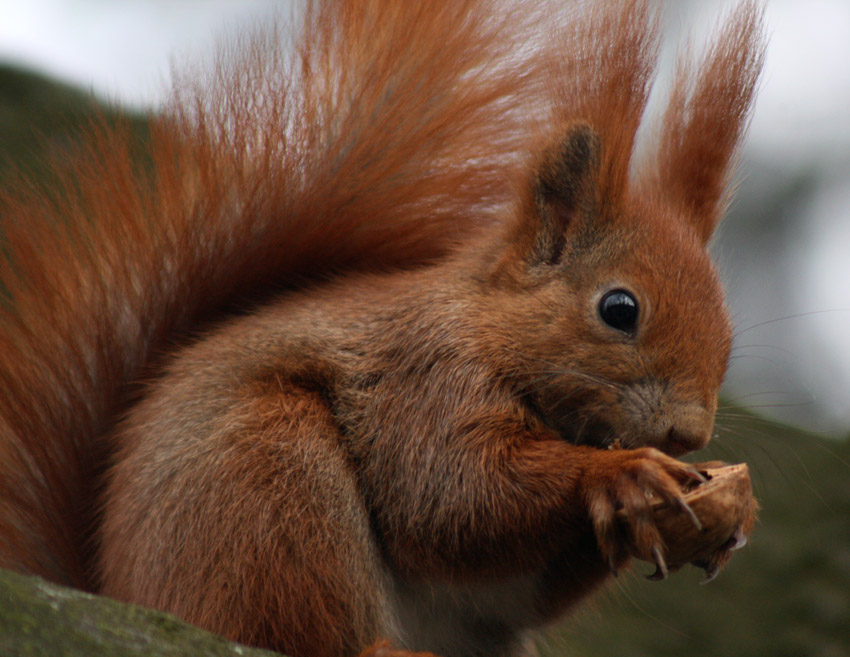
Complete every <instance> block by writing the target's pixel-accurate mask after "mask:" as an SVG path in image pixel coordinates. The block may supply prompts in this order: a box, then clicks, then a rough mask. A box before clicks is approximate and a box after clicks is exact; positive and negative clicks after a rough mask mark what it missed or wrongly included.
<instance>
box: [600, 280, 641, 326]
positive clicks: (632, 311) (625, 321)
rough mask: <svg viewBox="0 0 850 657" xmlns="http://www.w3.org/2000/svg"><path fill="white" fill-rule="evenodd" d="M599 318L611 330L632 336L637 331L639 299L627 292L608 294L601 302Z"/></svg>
mask: <svg viewBox="0 0 850 657" xmlns="http://www.w3.org/2000/svg"><path fill="white" fill-rule="evenodd" d="M599 316H600V317H601V318H602V321H603V322H605V323H606V324H607V325H608V326H610V327H611V328H614V329H617V330H618V331H622V332H623V333H629V334H632V333H634V332H635V331H636V330H637V323H638V302H637V299H635V297H634V295H633V294H632V293H631V292H626V291H625V290H611V291H610V292H606V293H605V295H604V296H603V297H602V299H601V300H600V301H599Z"/></svg>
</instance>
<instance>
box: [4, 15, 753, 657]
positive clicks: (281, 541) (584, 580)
mask: <svg viewBox="0 0 850 657" xmlns="http://www.w3.org/2000/svg"><path fill="white" fill-rule="evenodd" d="M522 10H523V11H522V12H520V10H519V8H517V7H514V8H513V9H511V7H510V5H509V4H507V3H499V2H495V0H494V1H493V2H487V1H485V0H455V1H453V2H450V3H449V2H447V3H440V4H438V5H437V6H431V5H422V6H420V5H417V4H416V3H395V2H385V1H379V0H374V1H359V2H358V1H355V0H350V1H348V0H345V1H343V0H337V1H334V2H330V1H328V2H322V1H320V0H316V1H314V2H309V3H308V4H307V8H306V11H305V14H304V17H303V19H302V24H301V29H300V32H299V34H298V36H297V38H296V39H295V41H294V43H293V46H292V53H294V54H290V55H284V54H283V53H282V51H281V45H280V41H279V36H280V35H279V34H278V32H276V31H271V32H269V33H267V34H265V35H260V36H257V37H255V38H254V39H253V40H251V41H248V42H245V43H242V44H240V46H239V47H238V48H236V49H235V50H234V51H232V52H229V53H224V55H223V56H222V60H221V62H220V63H219V65H218V66H217V68H215V69H214V72H213V75H212V76H211V77H210V78H209V79H208V80H206V81H205V82H203V83H201V84H199V85H198V84H194V83H184V84H183V85H182V86H180V87H179V88H178V91H177V92H176V94H175V99H174V103H173V105H172V106H171V107H170V109H169V111H168V112H166V114H165V115H164V116H162V117H158V118H155V119H153V123H152V127H151V134H150V144H149V145H148V146H147V147H145V148H144V149H141V148H140V147H137V145H135V144H133V143H132V141H131V140H130V138H129V137H128V134H127V132H126V131H125V130H123V129H122V128H121V126H118V127H114V126H113V127H107V126H95V127H93V128H92V130H91V135H90V146H89V147H88V148H87V149H86V150H85V151H84V152H82V153H80V154H79V155H78V156H76V157H75V158H74V159H73V160H72V161H70V162H61V161H59V162H57V163H56V164H55V175H53V176H52V179H53V178H55V179H56V180H58V181H59V182H58V183H57V184H56V186H55V187H53V188H52V189H51V190H49V191H45V190H41V189H38V188H35V187H34V188H32V189H30V188H28V187H27V186H25V185H20V186H19V187H18V189H17V190H16V192H15V194H14V196H12V195H10V196H8V197H7V198H4V199H3V214H2V217H3V219H2V220H3V234H4V240H5V243H4V253H5V254H6V256H5V258H4V259H3V260H2V262H0V280H2V281H3V285H4V291H5V294H6V298H5V299H4V312H3V315H2V317H0V354H2V367H0V389H2V390H3V392H4V394H3V396H2V397H0V436H2V440H0V457H1V458H0V475H2V476H0V565H2V566H5V567H11V568H15V569H18V570H21V571H24V572H31V573H37V574H40V575H43V576H46V577H48V578H50V579H53V580H56V581H61V582H66V583H70V584H73V585H76V586H80V587H84V588H89V589H94V590H101V591H103V592H105V593H107V594H110V595H114V596H116V597H119V598H123V599H127V600H132V601H136V602H140V603H143V604H148V605H152V606H156V607H160V608H163V609H167V610H170V611H173V612H175V613H178V614H179V615H181V616H182V617H184V618H186V619H187V620H190V621H192V622H195V623H198V624H200V625H203V626H205V627H208V628H210V629H213V630H216V631H219V632H222V633H224V634H225V635H227V636H229V637H231V638H234V639H239V640H241V641H245V642H249V643H254V644H259V645H266V646H270V647H274V648H278V649H281V650H285V651H286V652H288V653H289V654H292V655H295V656H296V657H297V656H298V655H308V654H309V655H329V656H330V655H343V654H355V653H357V652H359V651H361V650H364V649H366V648H367V647H368V646H370V645H373V644H374V642H375V641H376V640H377V639H379V638H381V637H390V638H392V639H394V640H395V642H396V643H397V644H399V645H402V646H405V647H407V648H410V649H421V650H435V651H442V652H443V653H445V654H454V653H457V654H481V653H483V652H506V651H509V650H510V649H511V647H512V646H515V645H516V642H517V641H518V640H519V637H520V635H521V632H522V631H523V630H524V629H525V628H527V627H529V626H534V625H537V624H540V623H542V622H545V621H546V620H548V619H550V618H552V617H554V616H555V615H557V614H558V613H561V612H562V611H563V610H564V609H566V608H568V607H569V606H571V605H573V604H575V603H576V602H577V601H578V600H580V599H581V598H582V597H583V596H584V595H586V594H587V593H588V592H589V591H590V590H592V589H593V588H594V587H595V586H597V585H598V584H599V583H600V582H601V581H602V580H603V579H604V577H605V575H606V574H607V572H608V568H609V566H612V567H616V566H619V565H621V564H622V563H623V562H624V557H625V555H624V553H623V545H624V544H625V543H624V542H623V540H622V536H620V535H619V534H618V531H621V530H618V529H617V526H616V525H615V523H614V520H613V511H614V508H615V507H617V506H622V507H624V508H625V509H626V512H627V515H629V517H630V518H631V521H630V530H631V531H633V532H634V533H635V535H636V536H637V541H638V542H641V543H642V544H645V545H656V544H657V542H658V540H659V539H658V536H657V532H655V530H654V527H653V526H652V524H651V522H647V520H646V517H645V508H644V507H645V504H646V500H645V498H644V497H643V491H644V490H645V489H646V488H647V487H649V488H653V489H655V490H656V491H657V492H658V494H660V495H664V496H666V497H668V498H669V499H670V500H671V501H675V499H677V496H678V488H677V486H676V482H677V481H682V480H684V479H687V478H688V477H689V476H691V475H690V470H689V469H688V467H687V466H685V465H684V464H682V463H680V462H678V461H677V460H675V458H673V456H676V455H679V454H681V453H683V452H685V451H689V450H691V449H694V448H697V447H699V446H701V445H702V444H704V443H705V442H706V441H707V440H708V437H709V435H710V432H711V426H712V420H711V418H712V415H713V412H714V408H715V404H716V401H715V399H716V392H717V388H718V386H719V384H720V380H721V379H722V376H723V372H724V369H725V364H726V357H727V354H728V346H729V325H728V320H727V319H726V315H725V310H724V308H723V300H722V294H721V292H720V288H719V285H718V282H717V280H716V276H715V274H714V272H713V269H712V267H711V264H710V262H709V260H708V257H707V255H706V252H705V243H706V241H707V240H708V238H709V237H710V234H711V231H712V230H713V227H714V225H715V224H716V222H717V220H718V218H719V217H720V215H721V214H722V212H723V210H724V204H725V201H726V194H727V191H726V190H727V185H728V181H729V178H730V172H731V167H732V163H733V160H734V156H735V153H736V151H737V147H738V144H739V143H740V140H741V138H742V135H743V133H744V130H745V125H746V118H747V115H748V111H749V107H750V105H751V102H752V97H753V93H754V89H755V83H756V79H757V76H758V71H759V68H760V64H761V57H762V55H761V53H762V47H761V36H760V34H761V28H760V13H759V11H758V9H757V8H756V7H755V6H754V5H753V4H752V3H749V2H745V3H744V4H743V5H742V6H741V8H740V9H739V10H738V11H737V12H736V13H735V15H734V16H732V18H731V19H730V20H729V22H728V24H727V27H726V28H725V29H724V30H723V31H722V32H721V33H720V34H719V36H718V38H717V41H716V42H715V45H714V46H713V48H712V49H711V50H710V51H709V54H708V56H707V58H706V60H705V61H704V62H703V63H702V64H701V65H700V66H698V67H696V66H695V67H693V68H688V67H681V68H680V72H679V77H678V78H677V80H678V81H677V83H676V85H675V86H674V90H673V93H672V95H671V101H670V105H669V109H668V111H667V113H666V115H665V118H664V124H663V131H662V133H661V137H660V140H659V146H658V150H657V152H656V157H655V161H656V163H657V164H652V165H650V167H644V168H643V169H642V170H641V172H643V175H640V173H641V172H638V173H639V175H638V176H637V177H634V176H632V175H631V169H632V161H631V160H632V151H633V148H634V140H635V134H636V131H637V129H638V127H639V125H640V123H641V120H642V117H643V113H644V109H645V106H646V100H647V95H648V92H649V86H650V83H651V79H652V76H653V73H654V70H655V56H656V49H657V20H656V17H655V15H654V12H652V11H650V9H649V4H648V3H647V2H639V1H636V0H629V1H625V2H619V3H613V2H612V3H600V4H598V5H594V6H592V7H590V8H588V9H586V10H585V11H583V12H578V11H576V10H574V11H573V12H572V13H568V14H567V15H566V16H565V17H558V16H556V15H555V14H554V12H553V10H552V9H551V8H547V7H540V8H535V9H533V10H530V9H529V8H527V7H523V8H522ZM618 287H624V288H627V289H629V290H630V292H632V293H633V294H634V296H635V298H636V299H637V302H638V304H639V307H640V309H641V310H640V312H641V314H640V322H641V323H640V325H639V327H638V328H637V329H636V332H635V333H634V335H629V336H624V335H623V334H622V333H621V332H617V331H614V330H613V329H611V327H610V326H606V325H605V324H604V322H602V321H601V319H600V317H599V315H598V312H597V310H596V309H597V306H598V302H599V297H600V295H601V294H602V293H603V292H604V291H606V290H609V289H612V288H618ZM281 293H283V294H281ZM260 303H262V306H261V307H260V306H258V305H257V304H260ZM248 309H251V310H250V311H249V310H248ZM190 335H195V336H197V339H195V340H192V341H191V343H190V341H189V340H188V337H189V336H190ZM180 345H184V346H182V347H181V346H180ZM122 418H123V420H122ZM615 440H616V441H617V442H618V444H619V443H622V445H623V446H624V447H627V448H629V449H625V450H614V451H611V450H604V449H599V448H600V447H606V446H610V445H611V444H612V443H613V442H614V441H615ZM659 450H660V451H659ZM663 452H667V454H664V453H663ZM423 587H424V588H423ZM428 587H431V588H430V589H429V588H428ZM426 589H427V590H430V591H431V592H432V594H433V595H432V598H433V600H440V599H442V598H441V597H440V596H441V595H444V596H446V597H445V599H446V600H449V601H451V604H450V605H449V607H451V608H450V609H448V611H446V610H445V609H441V608H440V605H439V604H437V605H436V606H431V605H433V603H429V600H430V599H432V598H429V595H431V594H428V595H426V594H425V593H423V591H425V590H426ZM517 590H521V591H523V593H522V595H526V596H527V597H528V600H527V604H524V605H523V604H517V605H516V607H515V608H511V609H508V608H506V607H504V606H502V607H499V608H498V609H496V608H495V607H494V609H493V610H489V611H488V609H487V605H484V606H482V600H488V601H492V600H498V599H500V598H499V596H500V595H503V596H505V597H506V599H511V600H513V601H514V602H520V601H521V599H522V598H521V596H520V600H517V599H515V595H514V592H515V591H517ZM482 596H483V597H482ZM464 600H466V601H467V602H464ZM493 604H495V602H494V603H493ZM451 605H456V608H455V607H452V606H451ZM508 606H510V605H508ZM452 613H454V616H453V618H456V619H458V620H449V617H450V616H451V614H452ZM453 623H454V624H455V625H452V624H453ZM447 624H448V625H447ZM449 626H451V627H452V628H454V630H453V632H454V633H453V634H452V632H451V631H450V629H447V628H449ZM429 628H430V629H429ZM441 633H442V634H441ZM443 635H445V636H446V637H448V638H445V639H439V638H435V637H439V636H443ZM372 650H373V652H374V651H375V650H377V651H378V652H380V651H381V650H384V648H374V647H373V648H372Z"/></svg>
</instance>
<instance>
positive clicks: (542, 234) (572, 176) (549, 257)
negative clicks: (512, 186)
mask: <svg viewBox="0 0 850 657" xmlns="http://www.w3.org/2000/svg"><path fill="white" fill-rule="evenodd" d="M599 159H600V144H599V136H598V135H597V134H596V133H595V132H594V131H593V130H592V129H591V128H590V127H589V126H587V125H584V124H577V125H574V126H572V127H571V128H570V130H569V131H568V132H567V133H566V135H564V137H563V138H562V139H561V140H560V141H558V142H557V143H556V144H554V145H553V146H551V147H550V148H549V149H547V151H546V153H545V154H544V157H543V163H542V165H541V166H540V168H539V169H538V171H537V180H536V188H535V202H536V206H537V207H536V209H537V216H538V217H539V219H540V224H539V229H538V231H537V236H536V241H535V245H534V249H533V252H532V260H533V262H534V263H535V264H541V263H548V264H553V263H555V262H556V261H557V260H558V259H559V258H560V256H561V254H562V253H563V251H564V246H565V244H566V232H567V228H568V227H569V226H570V225H571V224H572V223H574V222H575V221H576V219H578V218H580V217H582V216H584V215H586V214H587V213H588V212H589V211H590V210H591V209H592V206H593V201H594V186H595V182H596V174H597V173H598V171H599Z"/></svg>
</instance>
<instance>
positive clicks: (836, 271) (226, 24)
mask: <svg viewBox="0 0 850 657" xmlns="http://www.w3.org/2000/svg"><path fill="white" fill-rule="evenodd" d="M289 4H290V3H289V2H288V1H285V0H279V1H277V2H275V0H0V60H4V61H6V62H12V63H16V64H20V65H23V66H27V67H31V68H34V69H36V70H40V71H43V72H46V73H49V74H51V75H54V76H56V77H59V78H61V79H65V80H67V81H70V82H74V83H76V84H78V85H81V86H83V87H85V88H91V89H93V90H94V91H95V92H96V93H98V94H99V95H101V96H103V97H107V98H110V99H116V100H119V101H120V102H124V103H128V104H131V105H134V106H152V105H153V106H155V105H157V104H158V103H160V102H162V100H163V99H164V98H165V96H166V93H167V87H168V84H167V82H168V79H169V69H170V65H171V62H172V61H173V60H174V58H175V57H176V58H178V59H179V57H180V55H184V54H191V55H193V56H195V55H198V54H201V55H202V54H203V53H204V52H209V51H211V50H212V48H213V44H214V43H215V41H216V38H217V36H219V35H221V33H222V32H223V31H224V32H230V31H232V30H234V29H238V27H239V26H240V25H246V24H250V23H252V22H255V21H261V20H264V19H266V20H267V19H268V18H269V16H270V15H271V13H272V12H273V10H274V9H275V8H278V9H280V8H283V11H284V12H285V11H286V10H287V8H288V6H289ZM767 5H768V6H767V24H768V29H769V31H770V35H771V41H770V46H769V51H768V60H767V67H766V72H765V77H764V82H763V84H762V89H761V93H760V96H759V99H758V104H757V109H756V113H755V116H754V119H753V124H752V129H751V133H750V138H749V142H748V144H747V150H746V153H745V156H746V158H745V159H746V163H747V166H750V167H751V168H753V167H756V166H758V163H759V162H761V163H769V164H770V166H771V167H774V168H775V169H776V170H777V171H780V172H784V173H785V174H787V175H791V172H795V171H796V172H799V171H805V170H807V169H809V168H812V169H822V170H821V172H820V173H819V174H818V175H816V176H815V179H816V182H815V184H816V186H817V193H816V194H814V195H813V196H812V198H811V202H810V203H808V204H807V207H805V208H802V209H801V210H800V211H801V212H805V213H806V214H807V216H808V219H807V221H806V222H805V223H803V224H801V226H802V228H801V229H800V231H799V235H798V237H799V239H798V243H799V244H798V248H797V250H792V251H791V252H789V253H786V254H784V256H785V259H784V260H782V261H781V262H780V261H779V260H777V262H776V265H775V266H776V267H777V268H779V267H781V268H794V269H793V277H792V279H793V285H789V289H788V293H787V298H785V299H784V300H783V298H782V297H780V301H779V302H777V301H776V300H775V297H773V298H771V300H770V301H769V302H768V301H765V300H764V299H762V298H760V297H759V295H758V292H755V293H753V294H750V295H749V296H747V295H744V296H743V298H737V297H736V295H735V294H731V295H730V297H731V299H732V301H733V304H737V307H735V308H734V314H735V317H736V320H737V322H738V324H739V325H740V326H741V327H743V328H746V327H748V326H751V325H753V324H756V323H759V322H763V321H768V320H775V319H778V318H781V317H785V316H787V315H792V314H796V313H813V314H810V315H806V316H805V317H801V318H799V319H795V320H787V321H785V320H783V321H780V322H775V323H773V324H770V325H767V326H766V327H765V330H764V333H763V334H761V335H760V334H759V330H758V329H754V330H753V331H751V332H748V334H747V336H746V338H747V340H746V342H748V343H751V344H752V343H758V342H761V343H764V344H768V345H769V347H768V348H767V351H764V352H762V353H757V355H756V356H755V358H753V359H752V361H763V365H762V367H761V369H755V370H750V369H747V368H746V367H744V366H743V365H742V366H739V365H738V364H737V363H736V364H735V365H734V367H733V368H732V372H731V374H732V376H731V377H730V379H731V380H730V389H731V390H732V391H733V393H736V394H741V395H743V394H744V393H743V392H741V391H744V390H752V389H753V386H754V385H755V386H756V388H758V387H759V385H760V386H761V388H760V390H757V391H758V392H766V391H771V390H774V391H775V393H774V394H773V396H771V395H763V396H762V397H760V398H759V399H758V400H757V401H756V402H754V403H755V404H756V405H759V404H762V405H764V406H766V407H770V406H773V405H780V406H781V405H784V404H788V405H789V406H790V407H791V408H792V409H793V407H795V406H798V405H809V406H811V407H813V408H814V409H815V412H814V413H810V418H809V419H808V420H807V422H808V423H809V424H808V426H811V427H813V428H816V429H819V430H827V431H833V432H835V431H841V432H846V431H847V430H848V428H850V1H848V0H814V1H808V2H801V1H800V0H771V1H769V2H768V3H767ZM668 6H669V9H670V11H668V14H667V27H668V31H671V32H673V33H674V38H678V37H680V36H681V35H682V34H683V33H687V32H689V31H693V32H695V33H696V34H697V38H696V41H697V43H699V35H700V34H702V33H704V32H705V31H706V29H708V28H710V27H711V26H713V25H715V24H716V22H717V20H718V17H719V16H720V15H721V14H722V10H723V8H724V7H725V8H728V7H729V6H730V3H729V2H715V1H712V0H701V1H696V2H689V3H685V2H681V1H678V2H669V3H668ZM677 32H678V33H679V34H678V35H677V34H675V33H677ZM824 165H827V166H826V167H824ZM752 173H753V177H755V171H753V172H752ZM786 181H787V178H786V179H783V180H782V182H786ZM746 184H747V182H746V180H745V181H744V185H746ZM744 257H745V256H744ZM776 271H778V270H773V271H772V270H771V269H770V268H765V269H764V271H763V272H762V273H761V275H762V276H763V277H764V281H765V284H766V285H767V284H768V283H769V282H770V281H771V279H773V278H775V274H776ZM773 282H774V283H775V281H773ZM733 283H734V282H733ZM749 285H750V286H752V287H753V289H754V290H758V287H759V281H758V280H755V281H750V283H749ZM785 301H787V305H786V303H785ZM823 311H829V312H823ZM742 338H743V336H742ZM776 354H778V355H776ZM750 365H759V363H758V362H751V363H750ZM776 369H780V370H783V373H782V375H781V376H777V375H776V372H775V370H776ZM777 379H779V382H778V383H777ZM744 401H747V400H744ZM764 410H765V411H766V412H770V409H769V408H765V409H764ZM786 410H787V409H786Z"/></svg>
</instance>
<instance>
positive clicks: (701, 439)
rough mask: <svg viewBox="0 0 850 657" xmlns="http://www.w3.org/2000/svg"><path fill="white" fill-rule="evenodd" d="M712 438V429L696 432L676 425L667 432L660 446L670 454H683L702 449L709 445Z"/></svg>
mask: <svg viewBox="0 0 850 657" xmlns="http://www.w3.org/2000/svg"><path fill="white" fill-rule="evenodd" d="M710 439H711V432H710V431H708V432H706V431H702V432H699V433H694V432H691V431H687V430H682V429H681V428H679V427H676V426H674V427H671V428H670V430H669V431H668V432H667V435H666V436H665V437H664V440H663V442H662V444H661V445H660V446H659V448H660V449H661V451H662V452H664V453H665V454H669V455H670V456H681V455H682V454H687V453H688V452H695V451H696V450H698V449H702V448H703V447H705V446H706V445H708V441H709V440H710Z"/></svg>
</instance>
